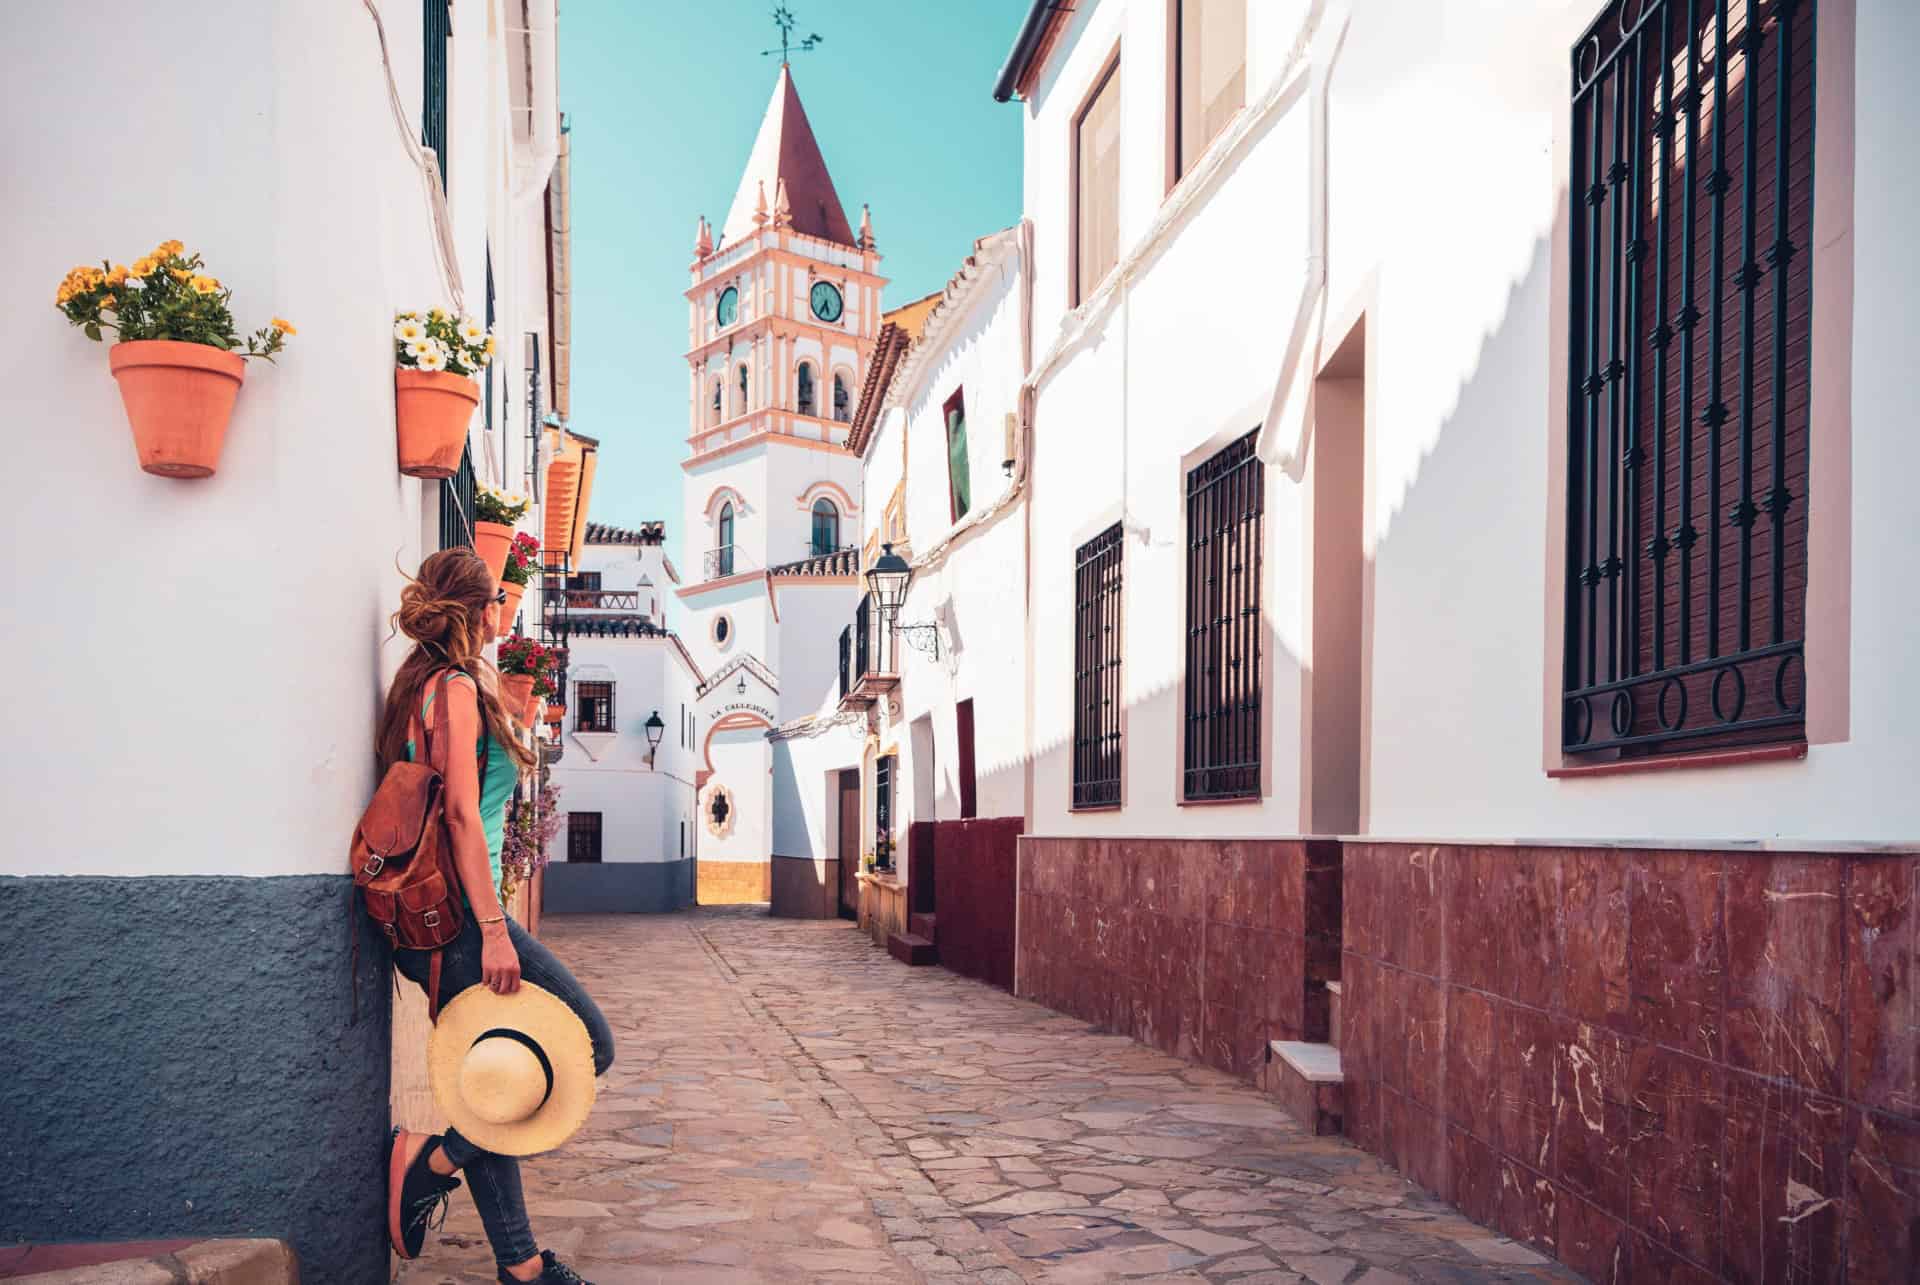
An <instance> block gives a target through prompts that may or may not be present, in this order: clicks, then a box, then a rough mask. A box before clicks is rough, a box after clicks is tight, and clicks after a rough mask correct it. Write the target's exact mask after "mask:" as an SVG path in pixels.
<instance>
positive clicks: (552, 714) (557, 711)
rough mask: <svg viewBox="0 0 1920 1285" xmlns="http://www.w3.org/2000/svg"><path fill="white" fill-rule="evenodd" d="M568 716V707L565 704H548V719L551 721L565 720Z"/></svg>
mask: <svg viewBox="0 0 1920 1285" xmlns="http://www.w3.org/2000/svg"><path fill="white" fill-rule="evenodd" d="M566 717H567V707H566V706H565V705H549V706H547V721H548V722H549V723H559V722H563V721H565V719H566Z"/></svg>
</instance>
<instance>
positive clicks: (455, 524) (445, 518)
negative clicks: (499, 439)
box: [440, 445, 475, 549]
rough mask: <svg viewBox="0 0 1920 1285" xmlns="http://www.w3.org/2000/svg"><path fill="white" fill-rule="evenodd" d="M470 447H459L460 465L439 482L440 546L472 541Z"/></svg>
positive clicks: (472, 494) (472, 484)
mask: <svg viewBox="0 0 1920 1285" xmlns="http://www.w3.org/2000/svg"><path fill="white" fill-rule="evenodd" d="M474 504H475V499H474V478H473V447H472V446H471V445H468V446H466V447H464V448H462V449H461V451H460V467H459V468H458V469H456V470H455V471H454V474H453V476H452V477H450V478H448V479H446V480H445V481H444V482H442V483H440V547H441V548H442V549H457V548H459V547H460V546H461V545H468V546H471V545H472V544H473V523H474V520H475V511H474Z"/></svg>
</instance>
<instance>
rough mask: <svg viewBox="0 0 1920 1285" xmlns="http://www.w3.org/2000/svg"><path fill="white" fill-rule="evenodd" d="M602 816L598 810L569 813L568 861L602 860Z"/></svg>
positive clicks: (595, 861) (594, 861) (596, 861)
mask: <svg viewBox="0 0 1920 1285" xmlns="http://www.w3.org/2000/svg"><path fill="white" fill-rule="evenodd" d="M600 818H601V814H600V813H598V812H569V813H567V860H568V861H585V862H593V863H598V862H599V861H600V829H601V827H600Z"/></svg>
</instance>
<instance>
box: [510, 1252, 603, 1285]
mask: <svg viewBox="0 0 1920 1285" xmlns="http://www.w3.org/2000/svg"><path fill="white" fill-rule="evenodd" d="M500 1279H501V1281H502V1282H504V1285H593V1282H592V1281H590V1280H588V1279H587V1278H586V1277H584V1276H582V1275H581V1274H580V1273H579V1272H576V1271H574V1270H573V1268H571V1267H568V1266H567V1265H566V1264H565V1263H563V1262H561V1261H560V1260H559V1259H558V1258H555V1257H554V1256H553V1251H552V1250H551V1249H543V1250H541V1251H540V1274H539V1275H538V1276H536V1277H534V1278H533V1279H532V1280H531V1281H522V1280H521V1279H520V1278H518V1277H517V1276H514V1275H512V1274H510V1273H509V1272H508V1271H507V1269H506V1268H504V1267H502V1268H501V1269H500Z"/></svg>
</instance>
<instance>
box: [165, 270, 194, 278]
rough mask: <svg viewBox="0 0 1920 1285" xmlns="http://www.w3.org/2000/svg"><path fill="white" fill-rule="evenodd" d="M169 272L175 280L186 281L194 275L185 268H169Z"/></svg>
mask: <svg viewBox="0 0 1920 1285" xmlns="http://www.w3.org/2000/svg"><path fill="white" fill-rule="evenodd" d="M167 274H168V275H169V276H171V277H172V278H173V279H174V280H175V281H185V280H186V279H187V278H189V277H191V276H192V275H193V274H192V273H191V272H188V271H187V270H186V269H185V268H168V269H167Z"/></svg>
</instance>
